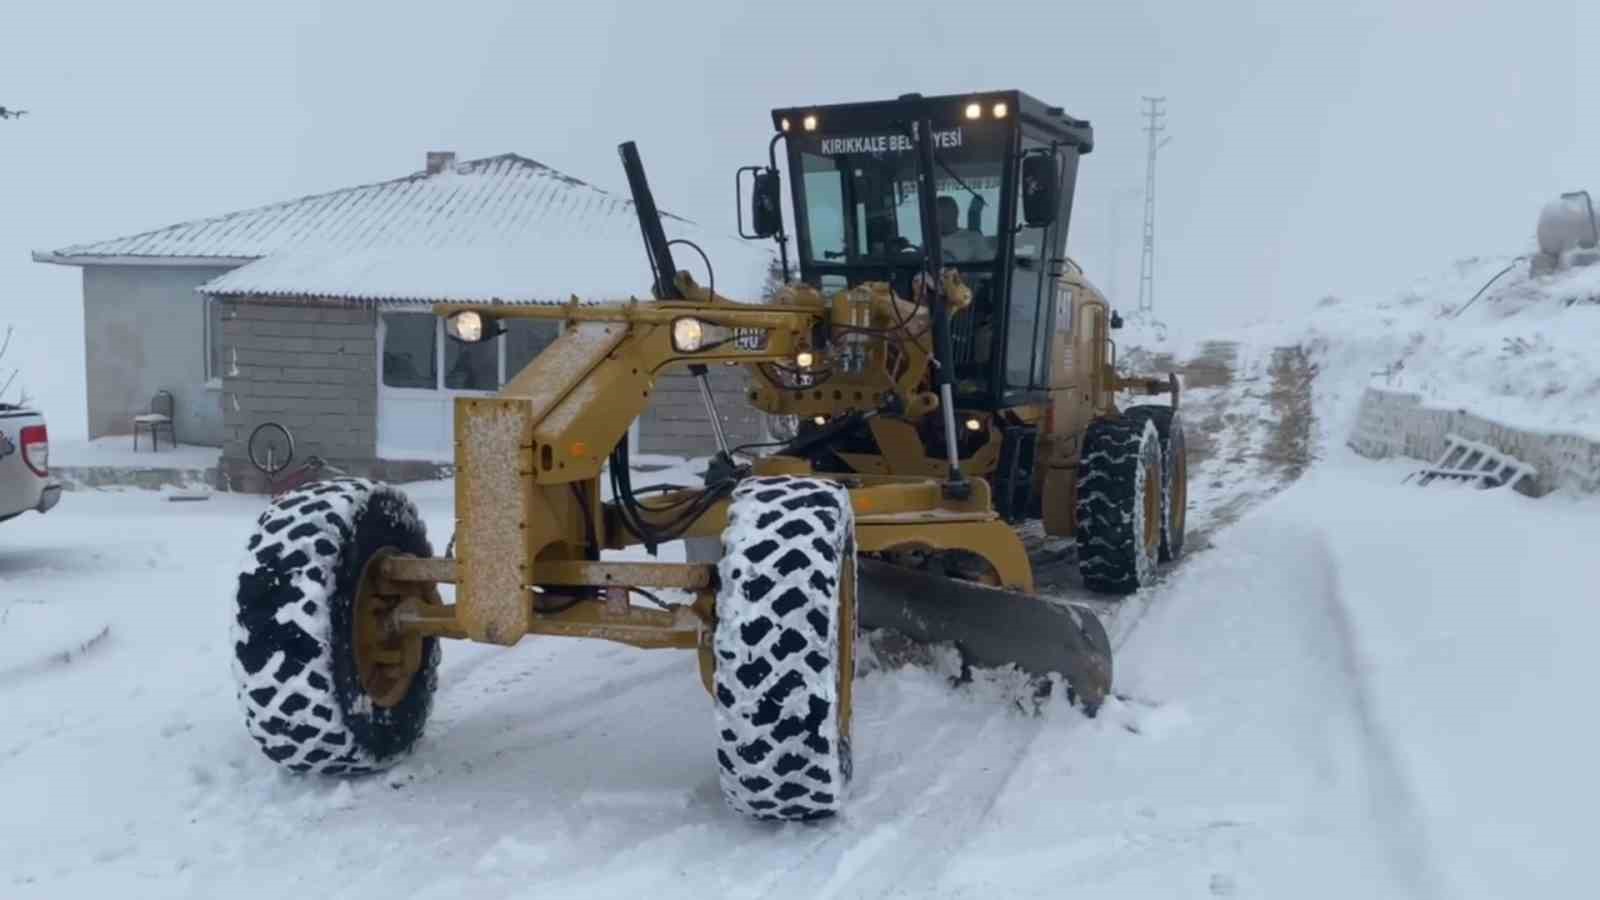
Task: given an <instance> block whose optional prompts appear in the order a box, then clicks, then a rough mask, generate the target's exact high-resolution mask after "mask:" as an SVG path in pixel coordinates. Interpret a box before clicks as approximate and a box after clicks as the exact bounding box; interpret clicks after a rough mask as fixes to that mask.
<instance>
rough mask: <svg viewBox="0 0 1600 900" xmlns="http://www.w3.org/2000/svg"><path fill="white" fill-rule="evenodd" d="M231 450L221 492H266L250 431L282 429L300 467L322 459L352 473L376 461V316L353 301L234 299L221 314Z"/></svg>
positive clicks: (368, 469)
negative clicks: (269, 425) (265, 426)
mask: <svg viewBox="0 0 1600 900" xmlns="http://www.w3.org/2000/svg"><path fill="white" fill-rule="evenodd" d="M222 328H223V339H224V350H223V356H224V360H223V379H222V388H223V397H222V414H223V432H224V434H223V446H222V460H221V465H220V473H219V477H220V480H221V481H222V484H221V485H220V486H222V487H225V488H227V489H230V490H236V491H251V492H260V491H263V490H265V489H266V481H265V479H264V478H263V477H262V476H261V474H260V473H259V472H257V471H256V469H255V467H254V466H252V465H251V464H250V457H249V453H248V451H247V449H246V446H247V443H246V442H247V441H249V439H250V433H251V432H252V431H254V430H255V428H256V426H258V425H260V424H261V423H263V422H269V421H270V422H278V423H279V424H281V425H283V426H284V427H285V428H287V429H288V430H289V432H290V433H291V434H293V435H294V440H295V462H294V463H293V464H292V465H299V464H300V463H302V462H304V461H305V460H306V458H307V457H309V456H312V455H315V456H320V457H322V458H323V459H325V460H327V461H328V462H329V463H332V464H333V465H335V466H338V467H340V468H343V469H346V470H347V471H350V472H351V473H352V474H362V475H366V474H372V468H373V466H374V465H375V464H376V460H375V459H374V457H375V456H376V446H377V419H378V375H377V364H378V363H377V361H378V347H377V318H376V313H375V312H374V310H372V309H371V308H369V307H364V306H358V305H353V304H336V303H332V302H318V303H314V304H311V303H286V302H270V301H263V300H254V299H246V300H230V301H228V302H227V303H226V304H225V309H224V311H223V324H222Z"/></svg>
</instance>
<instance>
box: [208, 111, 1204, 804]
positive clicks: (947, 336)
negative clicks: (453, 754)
mask: <svg viewBox="0 0 1600 900" xmlns="http://www.w3.org/2000/svg"><path fill="white" fill-rule="evenodd" d="M773 125H774V137H773V140H772V143H771V145H770V146H769V150H768V160H769V161H768V164H767V165H766V166H757V167H750V168H748V169H745V170H741V172H740V179H739V183H740V186H741V192H742V189H743V187H744V186H745V185H746V184H748V185H749V188H750V192H751V203H750V207H749V213H750V221H749V222H748V223H747V222H745V221H743V219H744V217H743V215H742V213H743V201H742V199H741V216H740V218H741V222H740V228H741V231H742V232H743V233H745V235H746V236H747V237H751V238H772V239H775V240H776V242H777V245H778V249H779V255H780V258H781V260H782V264H783V267H784V270H785V280H786V282H788V283H787V284H786V285H785V287H784V288H783V289H782V290H781V291H780V292H779V294H778V295H777V296H776V297H775V298H772V299H771V300H770V302H766V303H759V304H754V303H739V302H735V301H733V300H730V299H728V298H725V297H722V296H719V295H716V294H715V293H714V292H713V291H712V290H710V289H707V288H702V287H701V286H700V285H698V284H697V283H696V282H695V281H694V279H693V278H692V277H690V276H689V274H688V273H687V272H682V271H679V270H678V268H677V266H676V264H675V261H674V258H673V254H672V248H673V247H674V246H677V245H680V244H683V243H685V242H682V241H669V240H668V239H667V236H666V234H665V232H664V230H663V228H662V223H661V217H660V215H659V214H658V212H657V210H656V207H655V202H654V199H653V197H652V195H651V192H650V188H649V185H648V183H647V181H646V179H645V174H644V168H643V165H642V164H641V162H640V160H639V155H638V152H637V150H636V149H635V148H634V146H633V145H632V144H631V143H628V144H623V145H622V146H621V148H620V151H621V155H622V161H623V166H624V169H625V171H626V173H627V177H628V183H629V187H630V189H631V191H632V194H633V199H634V204H635V207H636V209H637V212H638V215H639V221H640V225H641V229H642V231H643V235H644V243H645V249H646V255H647V256H648V259H649V262H650V264H651V268H652V270H653V273H654V280H653V284H652V286H651V287H652V295H653V298H652V299H650V300H647V301H639V300H630V301H628V302H625V303H596V304H585V303H581V302H579V301H578V300H577V299H576V298H574V300H573V302H571V303H569V304H566V305H562V306H558V307H500V306H454V305H446V306H440V307H438V308H437V310H436V311H437V313H438V314H439V315H441V316H444V317H446V324H447V331H448V332H449V334H450V335H451V337H452V339H454V340H460V341H467V342H475V341H481V340H487V339H492V338H493V337H495V336H496V335H497V334H498V333H499V332H500V330H501V329H500V328H499V326H498V324H497V323H498V322H499V321H500V320H503V319H507V318H512V317H528V318H545V319H555V320H559V321H561V322H563V323H564V325H565V327H564V329H563V331H562V334H561V336H560V337H559V338H557V339H556V341H555V342H554V343H553V344H551V346H550V347H549V348H547V349H546V350H545V351H544V352H543V353H542V354H540V355H539V356H538V357H536V358H535V359H534V360H533V361H532V362H531V363H529V364H528V366H527V367H526V368H525V369H523V370H522V371H521V372H520V373H518V374H517V375H516V376H515V377H514V378H512V379H511V380H510V382H509V383H507V384H506V385H505V387H504V388H503V389H502V390H501V391H500V392H499V394H498V395H496V396H494V397H490V398H462V399H458V400H457V401H456V410H455V435H456V474H455V480H456V491H455V498H456V499H455V502H456V528H455V534H454V535H453V537H452V538H451V541H450V549H448V550H447V551H446V553H445V555H444V556H436V555H435V554H434V549H433V545H432V544H431V543H430V541H429V540H428V537H427V535H426V532H425V529H424V528H423V526H422V524H421V523H420V522H419V520H418V518H417V515H416V510H415V508H414V507H413V506H412V504H411V503H410V502H409V501H408V500H407V499H406V498H405V497H404V496H403V495H402V494H401V493H400V492H399V491H397V490H396V489H394V488H392V487H389V486H387V485H382V484H377V483H373V482H370V481H366V480H362V479H349V478H340V479H335V480H332V481H325V482H319V483H314V484H310V485H306V486H303V487H301V488H299V489H297V490H295V491H293V492H291V493H288V494H286V495H284V496H281V497H279V498H277V499H276V500H275V501H274V502H273V503H272V505H271V506H270V507H269V508H268V509H267V511H266V512H264V513H263V514H262V515H261V517H260V519H259V521H258V525H257V530H256V533H255V534H254V535H253V536H252V537H251V538H250V541H249V549H250V559H249V561H248V563H247V564H246V566H245V569H244V571H243V573H242V574H241V575H240V578H239V585H238V596H237V611H236V626H235V633H234V637H235V666H234V671H235V676H236V680H237V682H238V686H239V697H240V701H241V703H242V705H243V708H244V713H245V720H246V726H247V729H248V731H249V732H250V734H251V735H252V737H254V738H255V740H256V741H257V742H258V743H259V744H260V746H261V747H262V750H263V751H264V752H265V754H266V755H267V756H268V757H269V758H271V759H273V760H274V761H276V762H278V763H279V764H281V765H284V766H286V767H287V768H289V769H291V770H293V771H297V772H320V773H327V774H357V773H363V772H370V771H374V770H378V769H381V768H384V767H386V766H388V765H391V764H393V763H394V762H395V761H397V760H398V759H400V758H401V757H403V756H404V755H405V754H406V753H407V752H409V751H410V750H411V748H412V746H413V745H414V744H415V742H416V740H417V739H418V737H419V736H420V735H421V733H422V729H423V726H424V723H425V720H426V718H427V715H428V710H429V707H430V705H431V699H432V695H433V691H434V688H435V685H436V678H435V672H436V669H437V666H438V661H439V643H440V641H441V639H445V638H452V639H465V640H473V641H480V642H487V643H494V644H501V645H508V646H509V645H512V644H515V643H517V642H518V641H519V640H521V639H522V638H524V637H525V636H528V635H540V636H563V637H578V638H600V639H604V640H610V641H616V642H620V643H624V644H630V645H633V646H636V647H641V648H682V649H693V650H695V651H696V652H697V654H698V658H699V662H700V674H701V679H702V681H703V683H704V686H705V688H706V690H707V691H708V692H709V693H710V695H711V697H712V702H711V707H712V709H713V711H714V713H713V716H714V720H715V724H716V728H715V733H716V744H717V749H716V753H715V757H716V760H717V764H718V771H719V777H720V781H721V786H722V791H723V794H724V796H725V798H726V799H727V800H728V802H729V803H730V804H731V805H732V806H733V807H734V808H735V809H738V810H740V811H742V812H744V813H747V814H749V815H752V816H755V817H758V818H764V819H813V818H818V817H823V816H827V815H831V814H832V813H834V812H836V811H837V810H838V809H839V808H840V806H841V804H842V803H843V801H844V797H845V789H846V786H847V785H848V783H849V781H850V778H851V769H852V766H851V745H852V741H853V739H854V734H853V732H852V726H851V722H852V715H851V712H852V684H853V678H854V660H855V643H856V640H857V635H858V634H859V632H860V630H861V629H862V628H876V627H886V628H893V629H896V630H898V631H900V632H902V633H904V634H906V635H907V636H909V637H911V638H913V639H916V640H920V641H928V642H938V641H951V642H954V643H956V644H957V645H958V646H959V647H960V648H961V649H962V650H963V652H964V654H965V657H966V658H967V660H968V661H969V662H970V663H972V664H975V665H978V666H1005V665H1014V666H1016V667H1018V668H1020V669H1022V670H1024V671H1027V672H1030V673H1033V674H1034V675H1037V676H1041V677H1047V678H1048V677H1052V676H1059V677H1061V678H1063V679H1064V680H1065V682H1066V684H1067V687H1068V691H1069V693H1070V695H1071V696H1072V697H1073V698H1075V699H1076V701H1077V702H1078V703H1080V704H1081V705H1082V706H1083V707H1084V709H1085V710H1086V711H1088V712H1090V713H1093V711H1094V710H1095V709H1096V708H1097V707H1098V706H1099V704H1100V703H1101V702H1102V701H1103V699H1104V698H1105V696H1106V694H1107V692H1108V691H1109V690H1110V685H1111V649H1110V645H1109V641H1108V640H1107V638H1106V633H1105V631H1104V629H1103V627H1102V626H1101V624H1100V622H1099V620H1098V619H1097V618H1096V616H1095V614H1094V612H1093V611H1092V610H1091V609H1090V608H1089V607H1088V606H1086V605H1084V604H1081V603H1074V602H1066V601H1063V600H1061V599H1059V598H1049V599H1047V598H1043V597H1040V596H1038V595H1037V593H1036V592H1035V583H1034V574H1033V571H1032V568H1031V564H1030V561H1029V557H1028V553H1027V551H1026V548H1025V546H1024V544H1023V541H1022V539H1021V538H1020V537H1019V535H1018V533H1017V531H1016V530H1015V528H1014V526H1015V524H1016V523H1019V522H1022V521H1023V520H1025V519H1029V518H1042V520H1043V526H1044V530H1045V531H1046V532H1047V533H1048V534H1052V535H1061V536H1071V537H1074V538H1075V539H1076V540H1075V542H1076V547H1077V553H1078V562H1079V568H1080V571H1081V573H1082V577H1083V583H1084V585H1085V586H1086V587H1087V588H1089V589H1090V590H1092V591H1097V592H1102V593H1112V594H1120V593H1127V592H1129V591H1132V590H1137V589H1138V588H1139V587H1141V586H1143V585H1146V584H1147V583H1149V581H1150V579H1151V577H1152V575H1153V573H1154V571H1155V567H1156V564H1157V562H1158V561H1165V560H1171V559H1175V558H1177V556H1178V555H1179V553H1180V552H1181V550H1182V545H1183V527H1184V507H1185V506H1186V502H1187V501H1186V499H1185V498H1186V492H1185V479H1186V465H1185V455H1184V444H1183V430H1182V425H1181V423H1180V421H1179V419H1178V417H1177V405H1178V403H1177V401H1178V396H1177V382H1176V379H1175V378H1173V377H1171V376H1169V377H1168V378H1167V379H1165V380H1160V379H1124V378H1121V377H1120V376H1119V375H1118V374H1117V372H1116V369H1115V359H1114V354H1113V344H1112V342H1111V340H1110V336H1109V331H1108V329H1109V328H1110V327H1114V323H1115V318H1114V314H1113V313H1112V312H1111V310H1110V308H1109V306H1108V304H1107V303H1106V301H1105V299H1104V298H1103V297H1102V296H1101V295H1100V294H1099V293H1098V292H1097V291H1095V289H1094V288H1093V287H1092V286H1091V285H1090V284H1089V282H1088V281H1087V280H1086V279H1085V278H1084V276H1083V273H1082V272H1081V271H1080V270H1079V269H1078V268H1077V266H1076V265H1075V264H1073V263H1072V262H1070V261H1069V260H1068V259H1067V258H1066V256H1065V246H1066V235H1067V226H1068V224H1069V220H1070V214H1071V209H1072V196H1073V188H1074V185H1075V183H1076V174H1077V165H1078V159H1079V157H1080V156H1081V155H1083V154H1085V153H1088V152H1089V151H1090V150H1091V149H1092V148H1093V133H1092V130H1091V128H1090V126H1089V124H1088V123H1087V122H1083V121H1079V120H1075V119H1072V118H1070V117H1068V116H1067V115H1065V114H1064V113H1063V112H1062V111H1061V110H1060V109H1058V108H1054V107H1048V106H1046V105H1044V104H1042V103H1040V102H1038V101H1037V100H1034V99H1033V98H1031V97H1029V96H1027V95H1026V94H1022V93H1020V92H1016V91H1009V92H998V93H991V94H979V95H962V96H952V97H931V98H923V97H920V96H916V95H908V96H904V97H901V98H900V99H898V100H895V101H889V102H878V103H860V104H847V105H837V106H820V107H797V108H792V109H780V110H776V111H774V112H773ZM780 144H782V145H783V147H784V151H785V155H786V162H787V165H788V170H789V173H790V175H789V181H790V185H791V189H792V193H791V196H790V202H791V205H792V208H793V210H794V217H795V230H796V234H795V235H794V242H795V244H796V250H797V259H796V263H797V266H798V273H797V274H798V278H795V279H793V280H790V275H791V274H792V273H791V271H790V261H789V242H790V240H791V237H790V235H789V234H788V233H787V231H786V228H785V225H784V221H783V216H782V206H783V202H782V201H783V194H782V191H783V189H782V176H781V175H780V172H779V166H778V150H777V148H778V145H780ZM745 175H750V176H751V177H749V178H744V176H745ZM696 249H698V248H696ZM713 365H737V366H742V367H744V368H745V369H746V370H747V371H748V372H749V373H750V388H749V392H748V399H749V400H750V402H751V403H752V404H753V405H754V406H756V407H757V408H759V409H761V410H763V411H765V412H767V413H769V414H772V415H775V416H789V417H796V418H798V419H799V420H800V421H801V422H802V423H804V424H803V425H802V427H801V428H800V429H799V430H798V432H797V433H796V434H795V435H794V437H793V438H792V439H791V440H788V441H786V442H784V443H783V446H781V447H779V448H777V449H776V450H775V451H774V452H772V453H770V454H768V455H765V456H760V457H749V456H747V455H746V454H743V453H741V452H740V448H735V447H730V446H729V445H728V441H727V439H726V436H725V435H724V434H723V432H722V429H721V426H720V424H719V422H720V420H719V417H718V415H717V410H716V403H715V397H714V395H713V394H712V392H711V391H710V389H709V387H708V385H707V381H706V379H705V375H706V372H707V367H709V366H713ZM674 369H677V370H683V369H687V370H688V371H689V372H690V373H692V374H694V375H695V376H697V377H698V378H699V379H700V384H701V386H702V396H703V398H704V400H705V403H706V406H707V412H708V414H709V419H710V422H709V429H708V430H709V435H708V437H709V440H708V445H707V452H708V454H710V455H711V462H710V464H709V465H708V467H707V469H706V472H705V475H704V478H703V481H704V483H703V484H698V485H654V486H651V487H647V488H646V487H640V488H636V487H635V486H634V485H633V483H632V479H631V467H630V465H629V459H628V442H627V440H626V436H627V431H628V427H629V425H630V424H631V423H632V422H633V420H634V419H635V418H637V417H638V416H639V415H640V414H641V413H642V412H643V411H644V410H645V408H646V406H647V405H648V403H649V401H650V395H651V391H652V388H653V385H654V383H655V380H656V379H657V378H658V377H659V376H660V375H662V374H663V373H664V372H668V371H672V370H674ZM1125 391H1137V392H1142V393H1147V394H1157V393H1171V395H1172V398H1171V402H1170V404H1167V405H1151V406H1133V407H1129V408H1126V409H1119V408H1118V407H1117V405H1116V403H1115V400H1116V397H1117V396H1118V395H1119V394H1120V393H1122V392H1125ZM705 538H714V539H717V540H718V541H719V545H718V547H717V552H716V553H714V554H711V555H712V556H714V557H715V559H714V561H707V562H693V561H691V562H682V563H674V562H637V561H626V562H625V561H617V560H612V559H607V558H606V557H605V555H604V551H607V550H615V549H620V548H626V547H631V546H635V545H642V546H643V547H645V548H646V549H647V550H648V551H649V552H650V553H651V554H652V555H654V554H655V553H656V551H657V549H658V548H659V547H660V546H661V545H662V544H666V543H668V542H672V541H677V540H680V539H685V540H691V541H692V540H695V539H705ZM441 586H447V587H446V588H445V589H444V590H443V591H441ZM858 586H859V590H858ZM447 593H448V594H450V595H451V596H448V597H447V596H446V594H447Z"/></svg>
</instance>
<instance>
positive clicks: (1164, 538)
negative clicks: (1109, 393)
mask: <svg viewBox="0 0 1600 900" xmlns="http://www.w3.org/2000/svg"><path fill="white" fill-rule="evenodd" d="M1123 415H1124V416H1127V417H1129V418H1133V419H1149V420H1150V421H1151V422H1154V423H1155V426H1156V434H1157V435H1159V436H1160V438H1161V474H1162V481H1161V556H1160V559H1161V561H1162V562H1164V563H1166V562H1173V561H1175V560H1177V559H1178V558H1179V557H1181V556H1182V555H1183V538H1184V529H1185V527H1186V523H1187V521H1188V518H1189V516H1188V512H1189V447H1188V444H1187V443H1185V441H1184V438H1183V419H1182V418H1181V417H1180V416H1179V415H1178V411H1177V410H1175V409H1173V408H1172V407H1170V406H1155V405H1146V406H1133V407H1129V408H1128V409H1127V410H1125V411H1124V412H1123Z"/></svg>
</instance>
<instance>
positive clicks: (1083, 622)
mask: <svg viewBox="0 0 1600 900" xmlns="http://www.w3.org/2000/svg"><path fill="white" fill-rule="evenodd" d="M858 565H859V569H858V573H859V574H858V576H857V577H858V579H859V584H860V590H859V592H858V594H857V598H856V603H857V611H858V615H859V616H860V623H861V627H862V628H886V629H891V630H894V631H898V632H900V633H901V634H904V635H905V636H906V637H908V638H911V639H912V640H915V641H918V642H920V643H923V644H937V643H946V642H948V643H952V644H955V645H956V646H957V647H959V648H960V649H961V652H962V654H963V655H964V657H965V659H966V661H967V662H968V663H969V664H970V665H974V666H977V667H980V668H1001V667H1003V666H1005V665H1008V664H1010V665H1015V666H1016V667H1017V668H1018V669H1021V670H1022V671H1025V672H1028V673H1029V674H1032V675H1035V676H1040V677H1045V676H1048V675H1050V674H1052V673H1054V674H1058V675H1061V676H1062V677H1064V678H1065V679H1066V680H1067V683H1068V684H1069V685H1070V686H1071V687H1072V691H1073V693H1074V694H1075V695H1076V698H1077V700H1078V702H1080V703H1081V704H1082V705H1083V708H1084V711H1085V712H1086V713H1088V714H1089V715H1094V713H1095V711H1096V710H1098V709H1099V708H1100V703H1101V702H1102V701H1103V700H1105V698H1106V695H1107V694H1109V693H1110V692H1111V642H1110V640H1109V639H1108V638H1107V636H1106V631H1105V627H1104V626H1103V625H1101V624H1100V620H1099V618H1097V617H1096V616H1095V614H1094V613H1093V612H1091V611H1090V610H1088V609H1087V608H1085V607H1082V606H1078V605H1075V604H1064V603H1054V602H1051V601H1048V600H1043V599H1041V598H1039V597H1036V596H1033V595H1031V594H1022V593H1017V592H1014V591H1007V590H1002V589H1000V588H994V587H989V586H988V585H983V584H978V583H975V582H970V581H961V580H959V579H955V578H948V577H944V576H940V575H935V574H931V573H927V572H921V571H918V570H915V569H909V568H906V567H904V566H896V565H892V564H890V563H885V562H880V561H878V560H874V559H861V560H860V561H859V564H858Z"/></svg>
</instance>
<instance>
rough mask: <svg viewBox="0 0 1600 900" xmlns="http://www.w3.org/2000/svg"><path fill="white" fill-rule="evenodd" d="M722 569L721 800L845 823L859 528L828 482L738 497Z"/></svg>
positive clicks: (718, 647) (779, 484)
mask: <svg viewBox="0 0 1600 900" xmlns="http://www.w3.org/2000/svg"><path fill="white" fill-rule="evenodd" d="M722 547H723V555H722V559H721V561H720V563H719V564H718V572H719V574H720V575H721V584H722V586H721V588H720V590H719V591H718V594H717V624H716V630H715V635H714V651H715V656H716V668H715V671H714V673H713V687H714V691H713V694H714V706H715V708H716V721H717V731H718V735H719V746H718V749H717V762H718V764H719V777H720V779H721V785H722V794H723V796H724V797H725V798H726V799H727V801H728V803H729V805H731V806H732V807H733V808H734V809H736V810H738V811H740V812H742V813H745V814H746V815H750V816H753V817H755V818H758V819H779V820H809V819H820V818H824V817H827V816H831V815H833V814H835V813H837V812H838V811H839V809H840V807H841V805H842V803H843V800H844V794H845V789H846V786H847V785H848V784H849V781H850V775H851V762H850V694H851V682H852V680H853V679H854V677H855V638H856V621H857V619H856V604H855V590H856V557H855V521H854V516H853V514H852V512H851V508H850V496H849V492H848V491H847V490H846V489H845V488H844V487H843V486H842V485H840V484H838V483H837V482H832V481H826V480H822V479H817V478H791V477H772V478H752V479H748V480H746V481H745V482H743V483H742V484H740V485H739V487H738V488H736V489H735V490H734V492H733V502H732V503H731V504H730V506H729V509H728V526H727V528H726V529H725V530H724V531H723V536H722Z"/></svg>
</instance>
